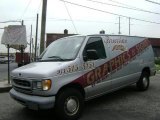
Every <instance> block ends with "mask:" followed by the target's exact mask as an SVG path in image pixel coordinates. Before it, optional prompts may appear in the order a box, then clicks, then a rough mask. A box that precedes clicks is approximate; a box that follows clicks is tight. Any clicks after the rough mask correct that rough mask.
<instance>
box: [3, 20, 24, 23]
mask: <svg viewBox="0 0 160 120" xmlns="http://www.w3.org/2000/svg"><path fill="white" fill-rule="evenodd" d="M9 22H20V23H21V22H22V21H20V20H8V21H3V22H0V23H9Z"/></svg>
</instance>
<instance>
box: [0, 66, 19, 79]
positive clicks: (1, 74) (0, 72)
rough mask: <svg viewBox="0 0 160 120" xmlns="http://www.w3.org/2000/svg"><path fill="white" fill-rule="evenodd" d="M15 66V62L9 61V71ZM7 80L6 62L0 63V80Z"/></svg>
mask: <svg viewBox="0 0 160 120" xmlns="http://www.w3.org/2000/svg"><path fill="white" fill-rule="evenodd" d="M15 68H17V63H10V71H12V70H13V69H15ZM4 80H8V64H0V82H1V81H4Z"/></svg>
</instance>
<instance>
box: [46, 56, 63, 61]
mask: <svg viewBox="0 0 160 120" xmlns="http://www.w3.org/2000/svg"><path fill="white" fill-rule="evenodd" d="M48 58H56V59H58V60H62V61H64V59H63V58H61V57H60V56H49V57H48Z"/></svg>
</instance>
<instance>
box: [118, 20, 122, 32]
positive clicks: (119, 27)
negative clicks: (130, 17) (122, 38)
mask: <svg viewBox="0 0 160 120" xmlns="http://www.w3.org/2000/svg"><path fill="white" fill-rule="evenodd" d="M118 34H121V18H120V17H119V32H118Z"/></svg>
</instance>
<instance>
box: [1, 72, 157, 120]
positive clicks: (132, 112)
mask: <svg viewBox="0 0 160 120" xmlns="http://www.w3.org/2000/svg"><path fill="white" fill-rule="evenodd" d="M159 78H160V74H157V75H156V76H154V77H151V81H150V87H149V89H148V90H147V91H144V92H139V91H137V89H136V87H135V85H131V86H128V87H126V88H123V89H121V90H118V91H116V92H113V93H110V94H106V95H104V96H102V97H98V98H96V99H93V100H90V101H87V102H85V108H84V111H83V114H82V116H81V118H80V119H79V120H160V80H159ZM0 120H58V119H56V118H55V113H54V111H53V110H43V111H33V110H29V109H27V108H26V107H24V106H22V105H20V104H19V103H17V102H16V101H14V100H13V99H12V98H11V97H10V95H9V93H8V92H5V93H0Z"/></svg>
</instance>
